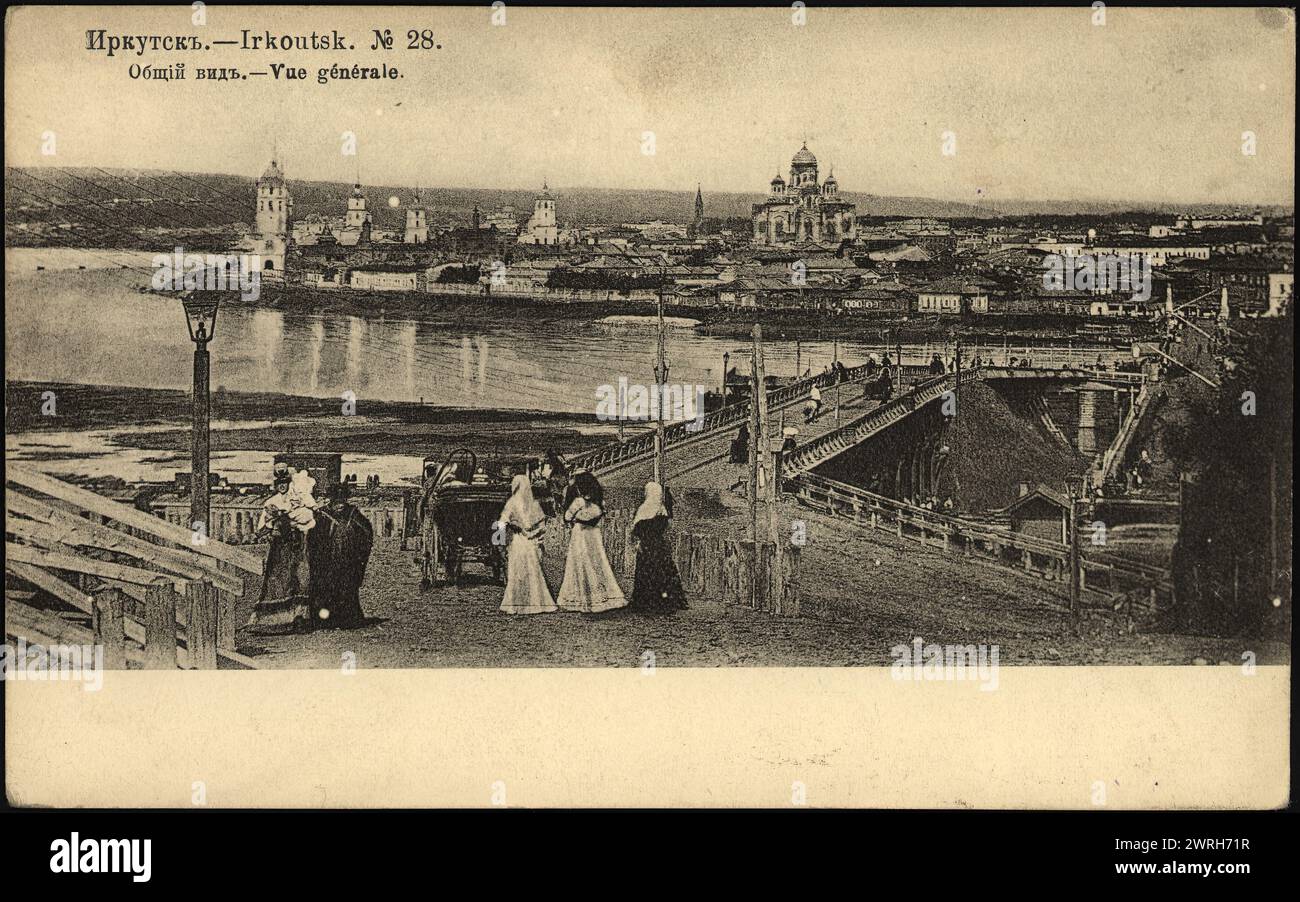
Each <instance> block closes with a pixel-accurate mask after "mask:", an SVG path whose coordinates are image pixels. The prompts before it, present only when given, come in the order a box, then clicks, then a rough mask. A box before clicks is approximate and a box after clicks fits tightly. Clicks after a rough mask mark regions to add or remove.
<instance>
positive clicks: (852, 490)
mask: <svg viewBox="0 0 1300 902" xmlns="http://www.w3.org/2000/svg"><path fill="white" fill-rule="evenodd" d="M797 497H798V499H799V501H800V503H802V504H804V505H806V506H808V507H811V508H813V509H815V510H819V511H822V512H824V513H828V514H832V515H834V516H845V517H848V518H849V519H850V520H852V521H853V522H854V523H856V524H857V525H859V526H864V527H867V528H871V529H883V530H886V531H888V532H890V533H893V534H894V535H895V536H897V537H898V538H899V539H910V540H912V541H915V542H919V543H920V544H922V545H926V546H929V547H931V548H936V549H939V550H941V551H944V552H948V553H954V554H962V555H963V556H964V557H965V558H966V559H967V560H970V561H971V562H973V563H980V564H990V565H995V566H1001V567H1012V568H1015V569H1019V570H1023V571H1025V572H1026V573H1030V574H1033V575H1036V576H1039V577H1042V578H1043V579H1045V580H1048V581H1054V582H1060V583H1066V584H1068V583H1069V581H1070V565H1069V560H1070V548H1069V546H1068V545H1066V544H1065V543H1062V542H1052V541H1049V540H1047V539H1040V538H1037V537H1034V536H1030V535H1026V534H1024V533H1020V532H1013V531H1012V530H1010V529H1005V528H1001V527H998V526H993V525H990V524H985V523H978V522H975V521H972V520H966V519H963V518H960V517H952V516H948V515H946V514H941V513H937V512H935V511H929V510H924V509H922V508H918V507H915V506H913V505H911V504H907V503H906V502H902V501H896V500H894V499H893V498H886V497H884V496H882V495H876V494H873V493H871V492H868V491H866V490H865V489H860V488H858V487H856V486H852V485H848V484H846V483H842V482H837V481H836V480H833V479H827V478H825V477H822V476H814V475H812V474H804V475H802V476H800V477H799V480H798V489H797ZM1079 565H1080V566H1079V569H1080V578H1079V584H1080V589H1081V591H1085V592H1091V593H1092V594H1093V596H1094V598H1096V597H1101V598H1103V599H1105V600H1106V601H1107V602H1109V601H1111V600H1113V599H1114V598H1115V597H1116V596H1120V595H1128V596H1132V595H1133V594H1134V593H1135V592H1137V593H1141V594H1144V595H1145V596H1146V597H1147V599H1148V603H1149V604H1150V605H1152V606H1154V605H1156V604H1157V603H1158V598H1159V597H1161V596H1163V597H1165V598H1168V597H1170V596H1171V595H1172V592H1173V587H1172V584H1171V582H1170V579H1169V572H1168V571H1167V570H1164V569H1162V568H1160V567H1156V566H1153V565H1151V564H1147V563H1144V562H1142V561H1136V560H1133V559H1132V558H1127V557H1123V556H1121V555H1117V554H1114V553H1110V552H1104V551H1098V550H1096V548H1094V547H1093V546H1088V547H1087V552H1086V554H1080V556H1079Z"/></svg>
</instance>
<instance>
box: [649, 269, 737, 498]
mask: <svg viewBox="0 0 1300 902" xmlns="http://www.w3.org/2000/svg"><path fill="white" fill-rule="evenodd" d="M666 276H667V273H661V274H660V279H659V303H658V305H657V306H658V312H659V354H658V360H657V362H656V363H655V389H656V392H657V394H658V395H659V416H658V417H657V418H656V420H655V467H654V475H655V482H657V483H659V485H660V486H663V485H664V475H665V473H664V386H666V385H667V384H668V361H667V360H665V359H664V278H665V277H666ZM723 378H724V379H725V378H726V377H725V376H724V377H723Z"/></svg>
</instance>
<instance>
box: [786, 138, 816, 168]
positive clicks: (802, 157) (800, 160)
mask: <svg viewBox="0 0 1300 902" xmlns="http://www.w3.org/2000/svg"><path fill="white" fill-rule="evenodd" d="M790 165H792V166H816V165H817V158H816V157H815V156H813V152H812V151H811V150H809V149H808V145H807V144H806V143H805V144H804V146H803V147H800V148H799V152H798V153H796V154H795V155H794V157H793V158H791V160H790Z"/></svg>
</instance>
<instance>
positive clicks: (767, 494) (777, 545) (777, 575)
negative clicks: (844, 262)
mask: <svg viewBox="0 0 1300 902" xmlns="http://www.w3.org/2000/svg"><path fill="white" fill-rule="evenodd" d="M754 329H755V338H756V339H757V340H758V341H757V344H756V349H755V367H756V370H757V373H756V379H757V381H758V384H759V386H760V390H759V393H758V434H757V435H756V436H755V442H756V444H757V445H758V454H759V457H758V460H759V468H760V474H759V475H760V477H762V481H763V482H764V483H765V486H764V487H765V491H764V492H763V500H764V502H765V503H766V504H767V521H768V528H767V533H768V540H767V541H768V542H771V543H772V549H773V550H772V554H773V555H774V557H773V559H772V565H771V567H766V566H764V567H763V570H765V571H766V573H770V574H771V575H772V577H773V578H772V579H771V580H769V579H767V578H762V579H760V578H759V574H758V573H756V574H755V578H754V586H755V587H756V599H755V600H756V601H757V589H758V588H760V587H761V590H762V594H763V595H764V596H767V597H768V598H769V600H768V602H767V605H766V607H765V608H763V609H764V610H770V609H771V600H770V599H771V598H780V597H781V551H782V549H783V547H784V545H785V537H784V536H783V535H781V508H780V504H779V501H780V498H781V485H780V483H781V446H780V444H779V443H778V441H777V440H776V439H773V438H772V435H771V433H772V420H771V413H770V412H769V410H768V407H767V392H766V391H765V390H763V387H764V386H765V385H766V384H767V369H766V364H765V362H764V360H763V344H762V340H761V339H762V327H761V326H758V325H755V326H754ZM755 532H757V528H755ZM762 544H763V545H766V544H767V543H766V542H764V543H762ZM759 558H760V559H761V560H762V563H763V564H764V565H766V563H767V561H766V552H763V553H762V554H760V555H759ZM769 582H770V583H771V593H770V594H769V591H768V588H769V586H768V584H769ZM755 606H756V607H757V606H758V605H757V604H756V605H755Z"/></svg>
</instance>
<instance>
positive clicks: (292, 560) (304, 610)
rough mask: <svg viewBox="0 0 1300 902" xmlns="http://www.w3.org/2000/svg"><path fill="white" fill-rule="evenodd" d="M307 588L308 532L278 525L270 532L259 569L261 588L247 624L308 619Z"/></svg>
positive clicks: (260, 625)
mask: <svg viewBox="0 0 1300 902" xmlns="http://www.w3.org/2000/svg"><path fill="white" fill-rule="evenodd" d="M310 592H311V567H310V564H309V563H308V555H307V535H306V534H305V533H303V532H301V531H299V530H297V529H294V528H292V527H287V528H286V527H279V528H277V529H276V531H275V532H274V533H273V534H272V536H271V547H270V550H269V552H268V553H267V556H266V565H265V567H264V568H263V570H262V592H261V594H260V595H259V596H258V599H257V606H256V607H255V608H254V609H253V616H252V617H251V618H250V619H249V621H248V625H249V626H258V627H268V626H270V627H276V626H288V625H291V624H293V623H295V622H298V621H302V622H305V623H310V622H311V608H310V605H309V601H310V599H309V595H310Z"/></svg>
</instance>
